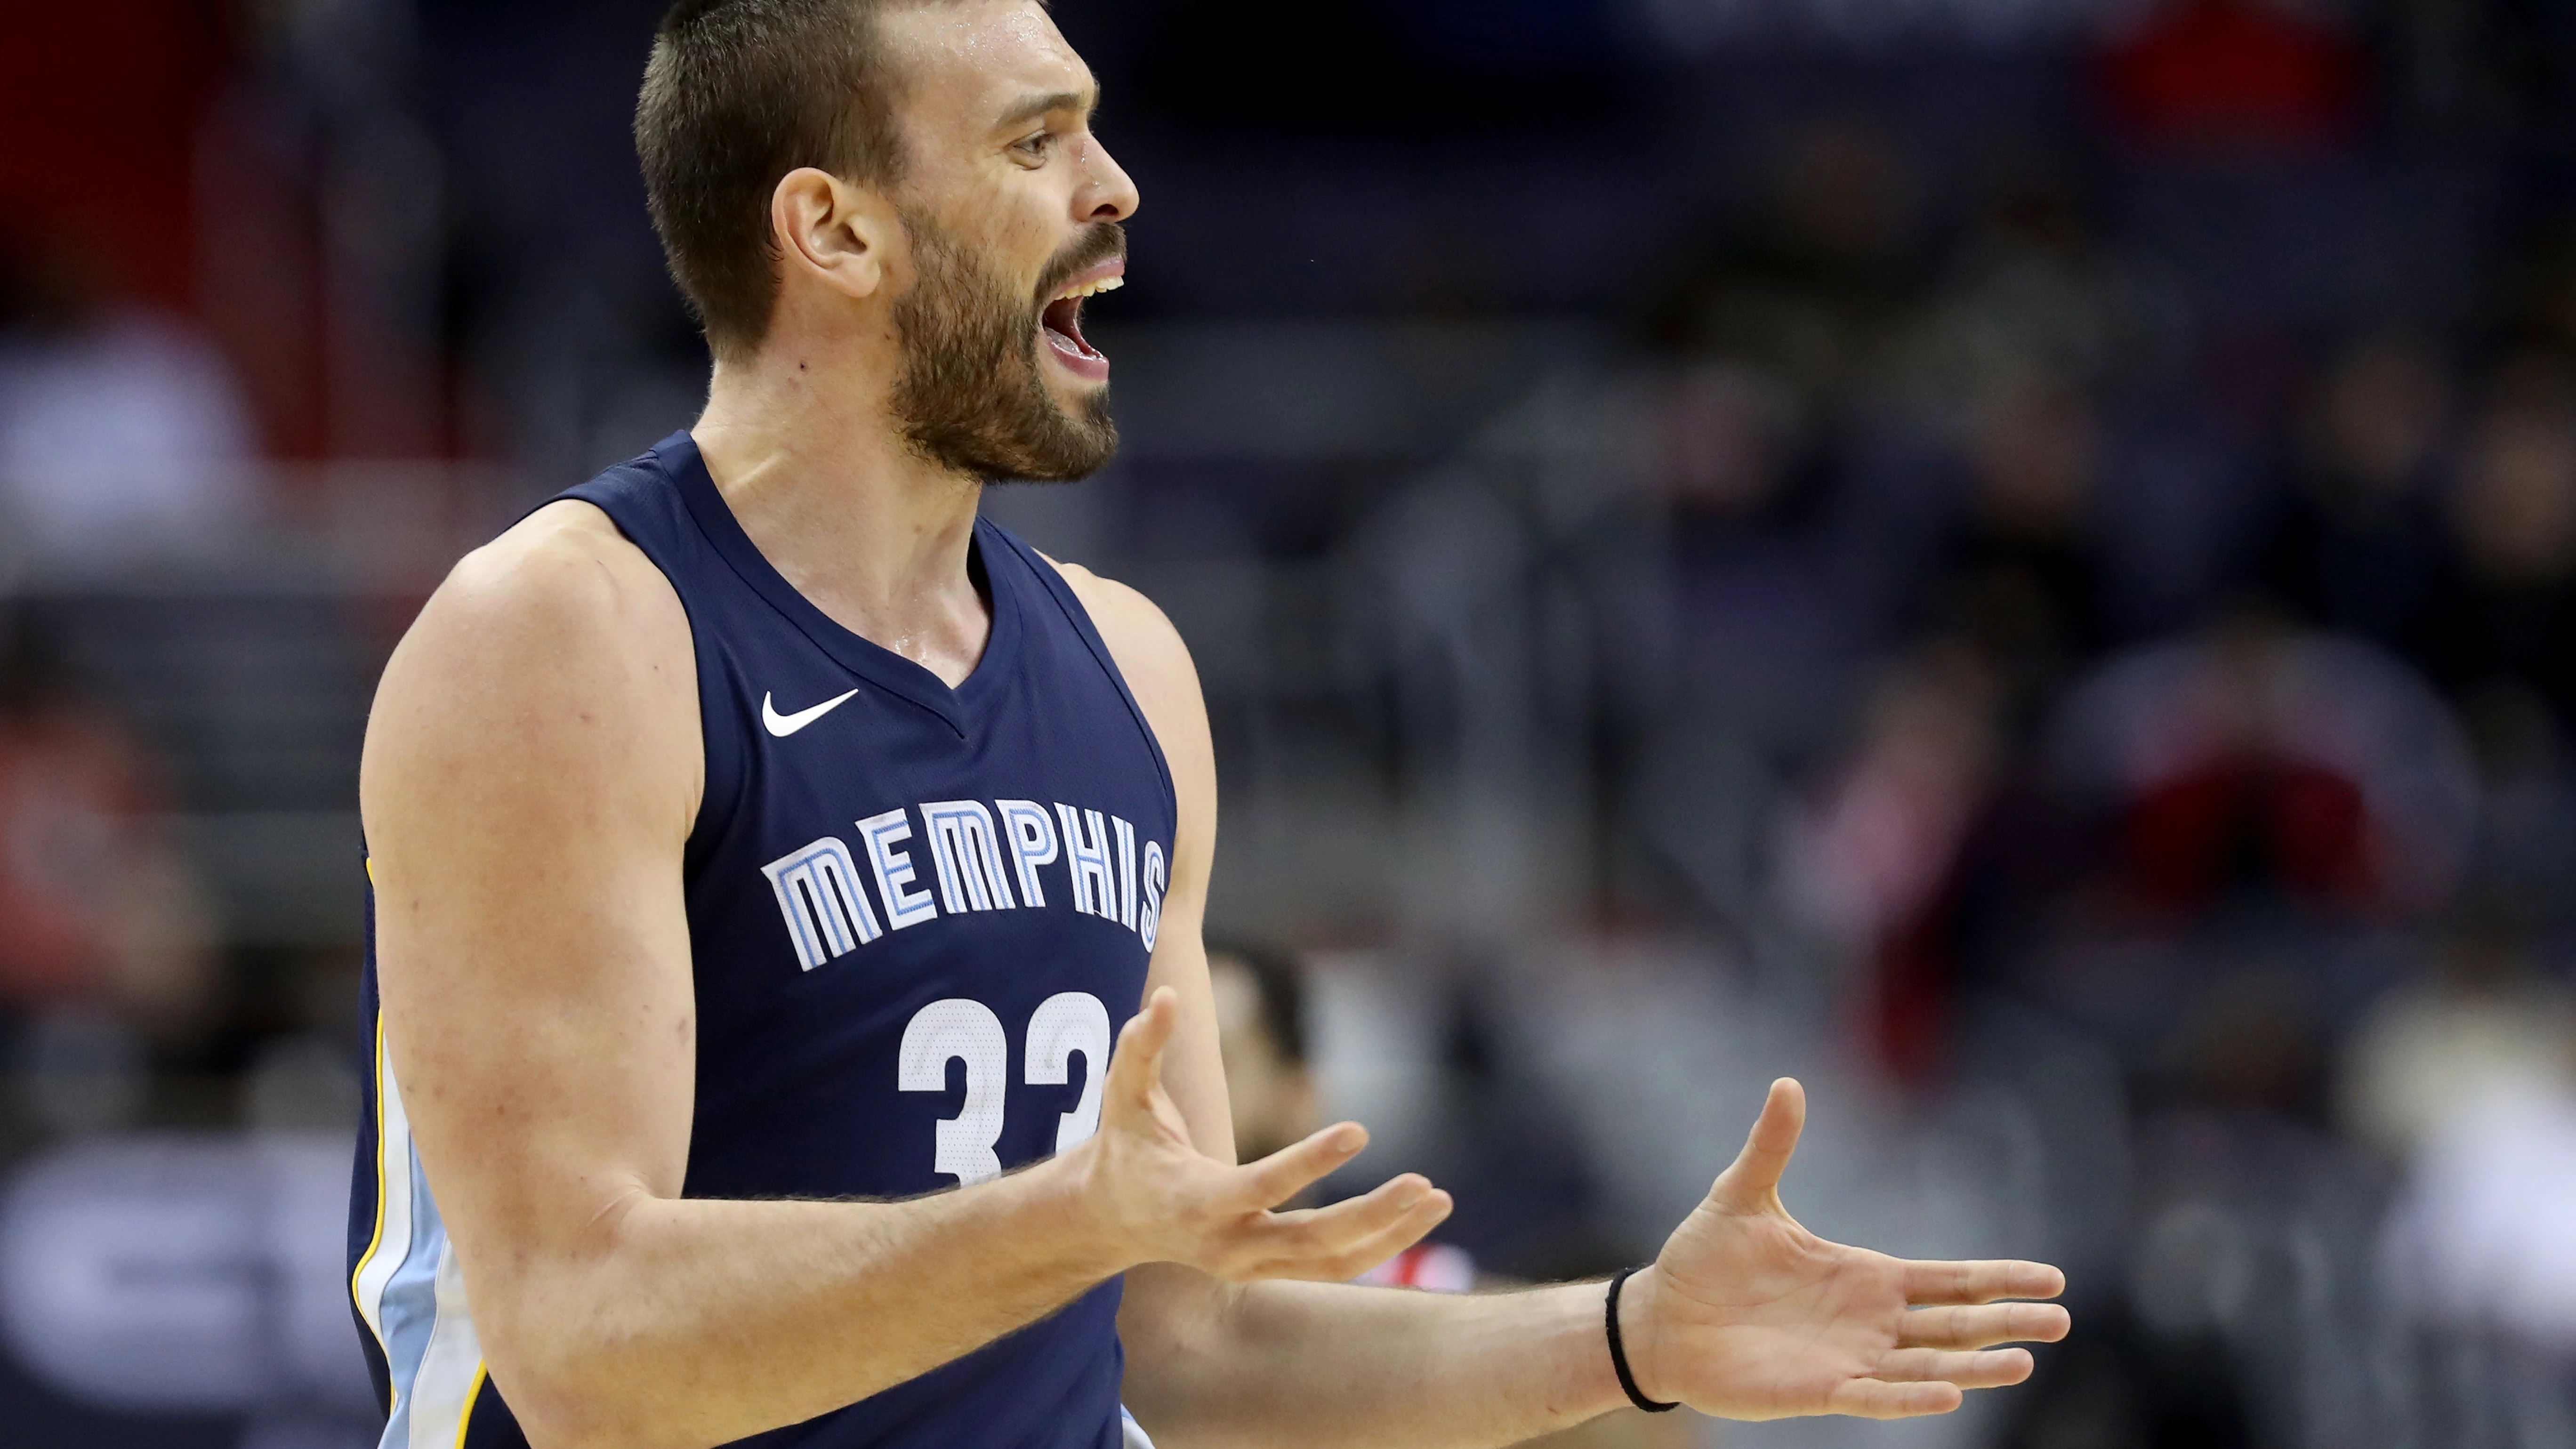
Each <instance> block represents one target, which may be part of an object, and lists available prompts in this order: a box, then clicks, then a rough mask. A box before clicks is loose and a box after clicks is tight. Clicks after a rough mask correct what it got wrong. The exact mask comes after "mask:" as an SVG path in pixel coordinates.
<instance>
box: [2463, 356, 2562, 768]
mask: <svg viewBox="0 0 2576 1449" xmlns="http://www.w3.org/2000/svg"><path fill="white" fill-rule="evenodd" d="M2451 537H2452V541H2453V547H2454V549H2455V550H2456V554H2457V563H2456V569H2455V572H2456V576H2457V577H2456V581H2455V582H2454V584H2453V586H2452V588H2451V589H2450V590H2449V593H2448V596H2447V598H2446V599H2445V600H2444V610H2443V613H2442V615H2441V617H2440V618H2439V619H2438V629H2439V633H2438V635H2437V642H2436V646H2435V647H2436V651H2437V667H2438V669H2439V672H2440V674H2441V677H2442V679H2443V681H2444V683H2446V684H2447V685H2449V686H2450V687H2451V689H2452V690H2453V691H2454V692H2455V693H2457V694H2460V695H2463V696H2465V695H2469V694H2472V693H2475V692H2478V691H2481V690H2485V689H2490V688H2496V687H2505V686H2510V687H2518V688H2522V689H2527V690H2529V691H2531V692H2532V693H2533V694H2534V695H2536V696H2538V697H2539V698H2540V699H2542V700H2545V701H2547V702H2548V704H2549V706H2550V708H2551V709H2552V710H2554V711H2555V712H2556V713H2557V716H2558V720H2559V724H2560V727H2561V728H2562V729H2565V728H2567V727H2568V725H2569V723H2570V722H2571V721H2576V380H2571V379H2570V377H2569V376H2568V374H2567V372H2566V371H2565V369H2564V368H2563V367H2561V366H2560V365H2559V364H2557V363H2556V362H2555V361H2554V360H2549V359H2542V358H2522V359H2517V360H2516V361H2514V362H2512V363H2510V364H2508V365H2507V366H2506V367H2505V368H2504V369H2502V370H2501V371H2500V372H2499V374H2498V378H2497V381H2496V384H2495V386H2494V388H2493V389H2492V393H2491V396H2490V397H2489V399H2488V401H2487V403H2486V405H2485V406H2484V408H2483V409H2482V410H2481V412H2480V415H2479V417H2478V418H2477V420H2476V423H2475V425H2474V427H2473V428H2472V430H2471V433H2470V437H2469V439H2468V449H2467V458H2466V461H2465V464H2464V473H2463V476H2462V477H2461V480H2460V486H2459V491H2458V495H2457V497H2456V498H2455V499H2454V506H2453V509H2452V517H2451Z"/></svg>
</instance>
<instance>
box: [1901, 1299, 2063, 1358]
mask: <svg viewBox="0 0 2576 1449" xmlns="http://www.w3.org/2000/svg"><path fill="white" fill-rule="evenodd" d="M2068 1325H2069V1320H2068V1318H2067V1316H2066V1310H2065V1309H2063V1308H2060V1307H2058V1306H2057V1305H2056V1304H2054V1303H1994V1304H1987V1305H1984V1306H1982V1307H1973V1308H1955V1307H1954V1308H1918V1309H1915V1310H1914V1311H1913V1312H1911V1313H1908V1314H1906V1315H1905V1324H1904V1326H1903V1327H1902V1328H1899V1329H1898V1330H1897V1340H1896V1341H1897V1342H1898V1343H1899V1344H1901V1345H1903V1346H1905V1347H1907V1348H1937V1349H1964V1348H1991V1347H1992V1346H1994V1345H1995V1344H1998V1343H2055V1342H2057V1341H2058V1340H2059V1339H2061V1338H2064V1337H2065V1336H2066V1330H2067V1327H2068Z"/></svg>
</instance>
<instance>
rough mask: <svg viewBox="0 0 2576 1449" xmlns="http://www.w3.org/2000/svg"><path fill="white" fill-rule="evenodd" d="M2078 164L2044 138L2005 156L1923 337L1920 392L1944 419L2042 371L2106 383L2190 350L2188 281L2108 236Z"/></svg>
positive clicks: (1914, 370) (1915, 348)
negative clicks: (2043, 145)
mask: <svg viewBox="0 0 2576 1449" xmlns="http://www.w3.org/2000/svg"><path fill="white" fill-rule="evenodd" d="M2076 164H2077V163H2076V162H2075V161H2074V160H2073V159H2072V158H2067V157H2060V156H2057V155H2055V154H2053V153H2051V152H2049V151H2047V150H2043V149H2040V148H2038V147H2037V146H2036V145H2025V146H2022V147H2018V148H2016V149H2014V150H2013V151H2010V152H2008V153H2006V154H2005V155H2004V156H2002V157H2001V158H2000V159H1999V162H1998V164H1997V165H1996V167H1995V170H1994V174H1993V175H1992V176H1991V177H1990V178H1989V179H1988V181H1987V183H1986V185H1985V187H1984V188H1983V190H1982V193H1981V195H1980V197H1979V203H1978V216H1977V219H1976V222H1975V224H1974V225H1973V226H1972V228H1971V229H1970V231H1969V234H1968V236H1967V239H1966V242H1965V244H1964V245H1963V246H1962V247H1961V248H1960V251H1959V254H1958V256H1957V257H1956V259H1955V260H1954V261H1953V262H1952V264H1951V266H1950V269H1949V275H1948V277H1947V279H1946V280H1945V281H1944V282H1943V283H1942V285H1941V287H1940V292H1939V296H1938V299H1937V300H1936V301H1935V302H1934V303H1933V304H1932V306H1931V308H1930V311H1929V313H1928V315H1927V317H1926V325H1925V327H1924V329H1923V333H1922V335H1921V336H1920V337H1919V338H1918V339H1917V340H1915V341H1914V342H1913V343H1912V345H1911V351H1912V353H1913V356H1912V358H1911V360H1910V362H1909V372H1910V373H1911V376H1910V377H1909V378H1908V380H1907V387H1908V389H1909V391H1912V392H1915V393H1917V394H1920V395H1922V396H1923V397H1924V399H1925V400H1926V401H1927V402H1928V403H1929V404H1930V410H1931V411H1932V412H1933V413H1934V414H1935V415H1936V416H1940V417H1945V418H1946V417H1951V416H1957V415H1961V414H1964V413H1965V412H1967V411H1968V410H1969V408H1971V407H1972V406H1973V404H1974V402H1975V400H1976V399H1977V398H1978V397H1980V396H1983V395H1985V394H1986V393H1987V392H1988V391H1990V390H1992V389H1994V388H1996V387H1998V386H2002V385H2006V384H2009V383H2010V382H2012V381H2013V380H2014V379H2015V378H2017V377H2020V376H2022V375H2025V374H2028V373H2032V372H2042V373H2047V374H2050V375H2054V376H2059V377H2065V378H2069V379H2073V380H2074V381H2075V382H2077V383H2079V384H2081V385H2084V386H2086V387H2090V388H2093V389H2097V390H2099V389H2106V388H2113V387H2117V386H2120V385H2122V384H2125V383H2128V382H2132V381H2135V380H2139V379H2141V378H2143V377H2150V376H2154V375H2156V374H2158V373H2160V372H2162V371H2164V370H2165V369H2167V368H2170V367H2171V366H2173V365H2174V362H2175V360H2176V359H2178V358H2179V357H2181V356H2182V355H2183V353H2184V350H2185V343H2186V340H2187V339H2186V337H2185V335H2184V334H2185V333H2186V331H2187V330H2188V317H2187V312H2186V307H2185V304H2184V301H2183V299H2182V297H2181V295H2180V291H2179V288H2178V287H2177V286H2176V285H2175V284H2174V282H2173V280H2172V279H2171V278H2169V277H2167V276H2165V275H2164V274H2162V273H2161V272H2159V271H2158V270H2156V269H2154V268H2152V267H2149V266H2147V265H2145V264H2144V263H2142V262H2141V261H2140V260H2139V259H2138V258H2135V257H2132V256H2129V255H2126V254H2124V253H2122V252H2121V251H2119V250H2118V249H2116V248H2115V247H2114V246H2113V245H2111V244H2110V243H2108V242H2107V241H2106V239H2105V238H2104V237H2102V236H2101V234H2100V231H2099V228H2098V227H2097V225H2096V222H2095V218H2094V216H2093V214H2092V207H2091V205H2090V198H2089V197H2087V196H2086V195H2085V194H2084V193H2083V191H2082V190H2081V188H2079V187H2078V185H2077V184H2076V182H2075V180H2074V174H2073V173H2074V171H2075V169H2076Z"/></svg>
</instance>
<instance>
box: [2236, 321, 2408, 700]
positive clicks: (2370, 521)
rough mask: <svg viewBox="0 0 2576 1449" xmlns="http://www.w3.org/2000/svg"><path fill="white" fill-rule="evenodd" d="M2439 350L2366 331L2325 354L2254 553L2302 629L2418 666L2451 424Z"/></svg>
mask: <svg viewBox="0 0 2576 1449" xmlns="http://www.w3.org/2000/svg"><path fill="white" fill-rule="evenodd" d="M2450 393H2451V386H2450V378H2449V375H2448V373H2447V371H2446V370H2445V368H2444V365H2443V358H2442V357H2441V355H2440V354H2439V353H2438V352H2437V351H2435V350H2433V349H2432V348H2430V347H2428V346H2426V345H2425V344H2423V343H2422V342H2420V341H2418V340H2417V339H2415V338H2412V337H2408V336H2404V335H2402V334H2394V333H2380V334H2371V335H2366V336H2363V337H2360V338H2357V339H2356V340H2354V341H2353V342H2352V343H2351V344H2350V345H2349V346H2347V347H2346V348H2344V350H2343V351H2342V352H2341V353H2340V354H2339V355H2337V356H2336V357H2335V359H2334V360H2333V361H2332V363H2330V364H2329V365H2328V367H2327V369H2326V371H2325V374H2324V376H2323V377H2322V378H2321V379H2320V380H2319V381H2318V383H2317V386H2316V388H2315V390H2314V393H2313V395H2312V396H2311V397H2310V399H2309V402H2308V407H2307V411H2306V417H2305V419H2304V422H2305V426H2304V427H2303V429H2302V430H2301V432H2300V434H2299V435H2298V437H2297V438H2296V439H2295V440H2294V442H2293V443H2292V445H2291V446H2292V454H2291V462H2290V465H2289V486H2288V487H2287V488H2286V489H2285V490H2284V496H2283V498H2282V499H2281V501H2280V503H2279V504H2278V505H2277V506H2276V507H2275V509H2274V511H2273V517H2272V518H2271V519H2270V520H2269V523H2268V525H2267V526H2266V528H2265V530H2264V536H2263V537H2262V538H2261V540H2260V542H2259V544H2258V548H2257V571H2258V574H2259V576H2260V578H2261V580H2262V583H2263V586H2264V588H2265V590H2266V591H2267V592H2268V593H2269V594H2270V595H2271V597H2272V598H2273V599H2274V600H2275V601H2277V602H2278V603H2279V604H2281V606H2282V607H2284V608H2286V609H2288V610H2290V611H2291V612H2292V613H2293V614H2295V615H2296V616H2297V617H2298V618H2299V619H2300V620H2302V621H2303V622H2305V623H2307V624H2309V625H2311V626H2313V627H2316V628H2320V629H2328V630H2333V631H2337V632H2341V633H2351V634H2358V635H2361V636H2362V637H2364V638H2367V639H2370V640H2372V641H2374V642H2376V643H2378V644H2380V645H2382V646H2383V647H2385V648H2388V649H2390V650H2393V651H2395V652H2396V653H2398V654H2400V655H2403V656H2405V657H2406V658H2409V659H2412V660H2414V661H2416V662H2418V663H2419V664H2422V663H2428V662H2429V659H2430V655H2431V652H2432V646H2433V640H2432V638H2431V634H2430V631H2431V629H2432V627H2433V623H2434V620H2433V613H2434V609H2435V606H2436V603H2437V600H2438V596H2439V593H2440V590H2441V586H2442V576H2443V556H2442V546H2441V538H2442V531H2441V528H2440V516H2439V511H2438V509H2437V508H2436V506H2435V503H2434V495H2433V489H2434V485H2435V483H2436V482H2437V481H2438V480H2437V476H2436V475H2437V473H2438V470H2439V468H2440V465H2441V462H2442V459H2443V445H2444V444H2445V443H2446V442H2447V441H2448V435H2449V429H2450V422H2451V416H2450V414H2451V396H2450Z"/></svg>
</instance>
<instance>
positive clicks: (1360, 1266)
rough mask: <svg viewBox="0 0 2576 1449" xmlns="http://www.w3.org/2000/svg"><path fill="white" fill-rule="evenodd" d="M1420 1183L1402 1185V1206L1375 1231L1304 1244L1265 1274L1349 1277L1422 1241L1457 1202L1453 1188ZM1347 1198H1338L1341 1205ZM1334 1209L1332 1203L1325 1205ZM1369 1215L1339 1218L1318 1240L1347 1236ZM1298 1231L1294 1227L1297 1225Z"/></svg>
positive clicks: (1329, 1278)
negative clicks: (1348, 1219) (1449, 1191)
mask: <svg viewBox="0 0 2576 1449" xmlns="http://www.w3.org/2000/svg"><path fill="white" fill-rule="evenodd" d="M1418 1193H1419V1195H1418V1196H1417V1195H1416V1189H1414V1188H1412V1187H1410V1186H1408V1187H1407V1188H1405V1189H1402V1190H1399V1192H1398V1194H1397V1196H1396V1198H1395V1201H1396V1202H1397V1203H1398V1205H1399V1206H1398V1210H1397V1212H1396V1216H1395V1218H1394V1220H1393V1221H1392V1222H1389V1223H1388V1224H1387V1225H1386V1226H1385V1227H1383V1228H1380V1229H1378V1230H1377V1231H1376V1232H1373V1233H1365V1234H1363V1235H1362V1236H1360V1237H1358V1238H1356V1239H1349V1240H1347V1241H1345V1242H1344V1243H1343V1245H1342V1246H1339V1247H1330V1248H1326V1247H1319V1246H1310V1245H1300V1248H1299V1250H1298V1251H1296V1252H1292V1253H1291V1254H1290V1255H1288V1256H1286V1257H1283V1258H1280V1259H1277V1260H1275V1261H1273V1262H1271V1263H1269V1264H1268V1265H1266V1267H1265V1269H1264V1271H1263V1273H1262V1276H1263V1277H1268V1278H1302V1279H1306V1280H1308V1281H1311V1282H1319V1283H1346V1282H1349V1281H1350V1280H1351V1279H1353V1278H1356V1277H1358V1276H1359V1275H1361V1274H1362V1273H1365V1272H1367V1271H1368V1270H1369V1269H1371V1268H1374V1267H1376V1266H1377V1265H1378V1264H1380V1263H1383V1262H1385V1261H1386V1260H1387V1259H1389V1258H1392V1257H1394V1256H1395V1255H1396V1254H1398V1253H1401V1252H1403V1251H1404V1250H1405V1249H1407V1248H1410V1247H1412V1246H1413V1245H1414V1244H1416V1243H1418V1242H1421V1241H1422V1239H1423V1237H1424V1236H1425V1235H1427V1234H1428V1233H1429V1232H1430V1231H1431V1230H1432V1229H1433V1228H1436V1227H1438V1226H1440V1224H1441V1223H1442V1222H1444V1221H1446V1220H1447V1218H1448V1216H1449V1212H1450V1209H1451V1207H1452V1203H1451V1201H1450V1198H1449V1194H1447V1193H1445V1192H1442V1191H1440V1190H1439V1189H1438V1188H1435V1187H1432V1186H1431V1185H1430V1184H1429V1183H1421V1184H1420V1185H1419V1189H1418ZM1339 1206H1341V1204H1335V1207H1339ZM1324 1211H1327V1212H1329V1211H1332V1209H1329V1208H1328V1209H1324ZM1363 1221H1364V1220H1363V1219H1357V1218H1355V1219H1353V1220H1352V1221H1351V1222H1347V1223H1339V1224H1333V1225H1331V1226H1330V1227H1329V1229H1326V1230H1325V1231H1326V1232H1327V1234H1328V1236H1327V1237H1325V1238H1323V1239H1319V1240H1318V1242H1328V1241H1335V1240H1343V1239H1344V1238H1345V1235H1346V1233H1347V1232H1349V1231H1351V1230H1353V1229H1356V1228H1358V1227H1360V1226H1361V1225H1362V1223H1363ZM1291 1231H1292V1232H1294V1231H1295V1229H1294V1228H1292V1229H1291Z"/></svg>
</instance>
